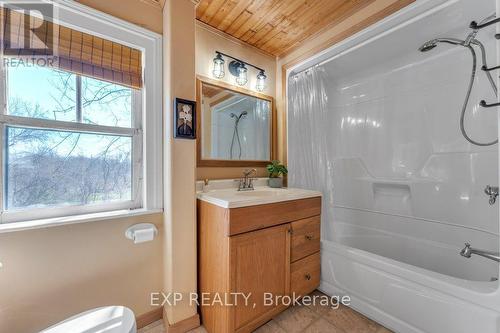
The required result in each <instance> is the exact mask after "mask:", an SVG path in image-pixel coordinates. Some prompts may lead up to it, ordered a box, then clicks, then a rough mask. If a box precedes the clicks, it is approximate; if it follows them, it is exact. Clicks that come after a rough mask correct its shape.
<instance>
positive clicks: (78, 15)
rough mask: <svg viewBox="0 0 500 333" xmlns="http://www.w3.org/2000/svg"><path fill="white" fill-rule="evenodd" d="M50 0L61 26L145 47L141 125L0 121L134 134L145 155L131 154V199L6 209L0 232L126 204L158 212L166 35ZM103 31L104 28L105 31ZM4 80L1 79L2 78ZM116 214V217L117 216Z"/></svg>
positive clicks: (136, 147)
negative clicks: (24, 224)
mask: <svg viewBox="0 0 500 333" xmlns="http://www.w3.org/2000/svg"><path fill="white" fill-rule="evenodd" d="M51 2H52V3H54V5H55V6H56V10H57V15H58V22H59V23H61V24H62V25H65V26H68V27H70V28H73V29H76V30H80V31H83V32H86V33H89V34H92V35H95V36H99V37H102V38H106V39H108V40H112V41H115V42H118V43H121V44H124V45H127V46H130V47H133V48H136V49H139V50H141V51H142V52H143V55H144V56H143V71H144V73H143V77H144V88H143V89H142V94H140V93H139V94H138V97H139V98H132V102H133V103H134V104H135V105H133V109H138V108H139V109H140V106H141V105H142V112H140V114H141V115H140V116H139V117H138V115H137V114H134V115H133V116H134V117H135V118H134V127H135V128H137V129H139V130H136V129H131V128H117V127H109V126H100V125H91V124H82V123H73V122H60V121H53V120H44V119H32V118H23V117H16V116H9V115H4V114H0V123H6V122H7V123H9V124H13V123H15V124H18V125H20V126H27V127H36V128H52V129H53V128H60V129H62V130H66V131H67V130H68V129H70V130H73V131H78V132H81V131H83V132H88V133H101V134H119V135H122V136H123V135H124V136H130V137H133V138H134V140H132V141H133V145H134V147H133V149H132V151H133V152H134V151H135V152H141V151H142V154H140V153H139V154H133V156H132V163H134V166H133V167H132V170H140V171H141V172H139V173H138V174H134V175H133V177H132V179H133V183H132V186H133V189H134V190H133V192H135V193H137V194H138V195H136V196H135V197H134V198H133V200H132V201H130V202H128V201H127V202H117V203H104V204H92V205H81V206H74V205H72V206H68V207H54V208H44V209H39V210H38V209H37V210H26V211H16V212H5V213H2V214H1V216H0V232H1V230H2V228H3V227H4V226H6V225H7V222H9V223H8V226H9V227H8V228H9V229H11V230H12V229H13V228H14V229H16V226H15V224H16V223H23V222H22V221H33V220H36V219H46V218H57V219H56V220H57V221H58V223H60V221H61V218H62V219H64V218H66V217H67V219H68V220H74V219H75V216H77V215H82V220H85V215H87V214H92V213H101V212H104V214H106V213H105V212H110V211H122V210H124V209H128V210H131V209H137V210H138V211H142V212H148V211H151V212H155V211H159V210H161V209H162V207H163V179H162V175H163V172H162V163H163V159H162V131H163V130H162V124H163V118H162V113H163V111H162V82H163V79H162V74H161V73H162V36H161V35H159V34H157V33H154V32H152V31H149V30H147V29H144V28H141V27H139V26H136V25H133V24H131V23H128V22H126V21H123V20H120V19H118V18H115V17H113V16H110V15H107V14H104V13H102V12H99V11H96V10H94V9H92V8H89V7H87V6H84V5H81V4H79V3H77V2H74V1H72V0H55V1H51ZM102 32H106V34H103V33H102ZM2 72H3V70H2ZM0 81H1V82H3V81H4V80H3V79H2V80H0ZM2 84H3V83H0V94H1V95H0V98H1V100H3V101H5V103H6V96H5V94H4V92H5V87H3V86H2ZM141 95H142V96H141ZM141 97H142V98H141ZM2 109H5V107H4V106H2ZM2 127H3V126H2ZM2 138H3V135H1V136H0V147H3V142H2ZM135 155H137V156H135ZM2 174H3V173H2ZM2 195H3V191H0V200H3V197H2ZM125 212H126V211H125ZM112 215H113V216H114V217H116V215H114V214H112ZM125 215H129V214H125ZM2 223H3V224H2ZM43 225H50V220H48V222H47V221H45V222H44V223H43ZM21 229H22V228H21ZM16 230H17V229H16Z"/></svg>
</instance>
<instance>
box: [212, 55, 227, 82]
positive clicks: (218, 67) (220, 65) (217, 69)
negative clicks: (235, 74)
mask: <svg viewBox="0 0 500 333" xmlns="http://www.w3.org/2000/svg"><path fill="white" fill-rule="evenodd" d="M224 63H225V61H224V58H222V54H220V53H219V52H217V55H216V56H215V58H214V69H213V70H212V74H213V76H214V77H215V78H216V79H222V78H223V77H224V75H225V73H224Z"/></svg>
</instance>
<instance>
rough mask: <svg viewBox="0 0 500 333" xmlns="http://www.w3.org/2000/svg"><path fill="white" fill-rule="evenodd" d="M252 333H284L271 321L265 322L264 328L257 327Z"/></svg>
mask: <svg viewBox="0 0 500 333" xmlns="http://www.w3.org/2000/svg"><path fill="white" fill-rule="evenodd" d="M254 333H286V332H285V331H284V330H283V329H282V328H281V327H279V325H278V324H277V323H276V322H275V321H274V320H271V321H269V322H267V323H266V324H265V325H264V326H261V327H259V328H258V329H257V330H255V331H254Z"/></svg>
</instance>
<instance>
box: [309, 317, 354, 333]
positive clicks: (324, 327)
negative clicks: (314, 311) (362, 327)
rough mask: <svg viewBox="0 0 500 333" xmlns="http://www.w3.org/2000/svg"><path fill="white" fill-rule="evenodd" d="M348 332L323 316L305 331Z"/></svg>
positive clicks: (310, 332)
mask: <svg viewBox="0 0 500 333" xmlns="http://www.w3.org/2000/svg"><path fill="white" fill-rule="evenodd" d="M326 332H328V333H346V332H345V331H344V330H341V329H340V328H337V327H335V326H333V325H332V324H330V323H329V322H328V321H326V320H325V319H323V318H320V319H318V320H316V321H315V322H313V323H312V324H311V325H310V326H309V327H307V328H306V329H305V330H304V333H326Z"/></svg>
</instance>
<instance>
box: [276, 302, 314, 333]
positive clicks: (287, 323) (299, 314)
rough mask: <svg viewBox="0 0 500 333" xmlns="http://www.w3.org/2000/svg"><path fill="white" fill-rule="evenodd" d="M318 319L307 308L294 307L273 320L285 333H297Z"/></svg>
mask: <svg viewBox="0 0 500 333" xmlns="http://www.w3.org/2000/svg"><path fill="white" fill-rule="evenodd" d="M318 317H319V315H318V314H317V313H316V312H314V311H313V310H311V309H309V308H308V307H307V306H295V307H293V308H290V309H288V310H286V311H284V312H282V313H281V314H280V315H278V316H277V317H276V318H275V319H274V320H275V321H276V323H277V324H278V325H279V326H280V327H281V328H282V329H284V330H285V331H286V332H287V333H298V332H302V330H304V329H305V328H306V327H307V326H309V324H311V323H312V322H313V321H314V320H315V319H317V318H318Z"/></svg>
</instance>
